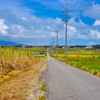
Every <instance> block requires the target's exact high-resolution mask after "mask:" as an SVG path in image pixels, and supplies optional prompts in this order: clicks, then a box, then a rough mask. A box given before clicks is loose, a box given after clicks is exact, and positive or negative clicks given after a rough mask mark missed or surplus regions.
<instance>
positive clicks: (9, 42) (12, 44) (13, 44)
mask: <svg viewBox="0 0 100 100" xmlns="http://www.w3.org/2000/svg"><path fill="white" fill-rule="evenodd" d="M0 46H24V45H23V44H18V43H16V42H12V41H4V40H0Z"/></svg>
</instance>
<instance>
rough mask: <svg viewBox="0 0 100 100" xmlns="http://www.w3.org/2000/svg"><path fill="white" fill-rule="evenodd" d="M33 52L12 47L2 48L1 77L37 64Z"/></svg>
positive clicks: (0, 49)
mask: <svg viewBox="0 0 100 100" xmlns="http://www.w3.org/2000/svg"><path fill="white" fill-rule="evenodd" d="M37 61H38V59H36V58H35V57H34V53H33V52H27V51H23V50H22V51H21V50H19V49H18V50H14V49H13V48H12V47H8V48H0V77H2V76H3V75H4V74H7V72H9V71H11V70H15V69H23V68H26V67H29V66H31V65H32V64H34V63H36V62H37Z"/></svg>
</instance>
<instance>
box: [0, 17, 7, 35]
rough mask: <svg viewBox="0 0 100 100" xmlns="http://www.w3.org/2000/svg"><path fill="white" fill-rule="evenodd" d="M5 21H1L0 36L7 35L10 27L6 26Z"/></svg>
mask: <svg viewBox="0 0 100 100" xmlns="http://www.w3.org/2000/svg"><path fill="white" fill-rule="evenodd" d="M4 21H5V20H4V19H0V34H2V35H7V33H8V32H7V29H8V26H7V25H5V24H4Z"/></svg>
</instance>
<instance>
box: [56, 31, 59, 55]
mask: <svg viewBox="0 0 100 100" xmlns="http://www.w3.org/2000/svg"><path fill="white" fill-rule="evenodd" d="M55 32H56V33H57V36H56V56H57V57H58V32H59V31H58V30H57V31H55Z"/></svg>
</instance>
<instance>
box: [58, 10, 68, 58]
mask: <svg viewBox="0 0 100 100" xmlns="http://www.w3.org/2000/svg"><path fill="white" fill-rule="evenodd" d="M60 12H63V13H64V14H65V15H66V20H64V21H65V22H66V30H65V58H66V57H67V22H68V20H67V16H68V12H69V11H68V10H67V8H66V9H64V10H63V11H62V10H61V9H60Z"/></svg>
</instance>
